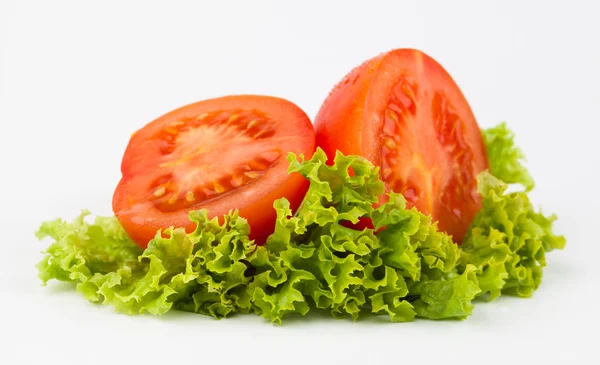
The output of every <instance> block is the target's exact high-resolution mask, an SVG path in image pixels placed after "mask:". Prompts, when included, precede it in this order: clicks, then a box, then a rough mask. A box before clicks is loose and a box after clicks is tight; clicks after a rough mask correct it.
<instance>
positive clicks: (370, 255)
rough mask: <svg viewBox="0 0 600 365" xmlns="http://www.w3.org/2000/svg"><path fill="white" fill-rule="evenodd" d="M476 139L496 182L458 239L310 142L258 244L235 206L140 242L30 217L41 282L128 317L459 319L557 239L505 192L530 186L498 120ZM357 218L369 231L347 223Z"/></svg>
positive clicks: (558, 243)
mask: <svg viewBox="0 0 600 365" xmlns="http://www.w3.org/2000/svg"><path fill="white" fill-rule="evenodd" d="M483 134H484V139H485V141H486V144H487V148H488V155H489V157H490V166H491V170H492V174H495V176H496V177H494V176H493V175H492V174H490V173H488V172H484V173H482V174H481V175H480V176H479V177H478V182H479V192H480V194H481V195H482V197H483V209H482V210H481V212H479V214H478V215H477V217H476V218H475V220H474V222H473V223H472V226H471V228H470V229H469V232H468V234H467V236H466V238H465V241H464V243H463V245H462V246H461V247H459V246H457V245H456V244H455V243H453V242H452V239H451V237H450V236H448V235H447V234H446V233H444V232H440V231H438V228H437V223H436V222H432V219H431V217H430V216H426V215H424V214H422V213H420V212H419V211H417V210H416V209H414V208H413V209H407V208H406V201H405V199H404V197H403V196H402V195H400V194H395V193H391V194H389V195H388V201H387V202H386V203H385V204H382V205H380V206H379V207H376V208H375V207H374V203H376V202H377V201H378V197H379V196H380V195H381V194H382V193H383V192H384V185H383V182H382V181H381V180H380V179H379V169H378V168H376V167H374V166H373V165H372V164H371V163H370V162H369V161H367V160H366V159H364V158H362V157H358V156H344V155H342V154H340V153H338V154H337V155H336V157H335V160H334V163H333V165H328V164H327V163H326V162H327V157H326V155H325V153H324V152H323V151H322V150H320V149H318V150H317V151H316V152H315V154H314V155H313V157H312V158H311V159H308V160H305V159H303V158H302V157H301V158H300V159H299V160H298V159H297V158H296V156H294V155H290V156H288V161H289V164H290V167H289V172H290V173H298V174H300V175H302V176H304V177H305V178H306V179H308V180H309V182H310V187H309V189H308V192H307V194H306V197H305V199H304V201H303V203H302V205H301V206H300V208H299V209H298V210H297V211H296V212H295V213H293V212H292V210H291V209H290V204H289V202H288V201H287V200H286V199H285V198H282V199H279V200H277V201H275V203H274V209H275V211H276V214H277V219H276V222H275V227H274V233H273V234H272V235H271V236H270V237H269V238H268V239H267V242H266V244H265V245H264V246H257V245H255V243H254V242H253V241H251V240H250V239H249V238H248V234H249V232H250V227H249V226H248V224H247V222H246V220H245V219H244V218H242V217H240V216H239V215H238V212H237V211H232V212H230V213H229V214H227V215H225V216H224V217H221V219H220V220H219V219H217V218H212V219H210V218H209V216H208V212H207V211H206V210H199V211H192V212H190V215H189V219H190V220H191V221H192V222H194V223H195V224H196V229H195V230H194V231H193V232H189V233H186V232H185V230H184V229H182V228H168V229H165V230H164V231H159V232H157V234H156V236H155V237H154V239H153V240H151V241H150V242H149V244H148V247H147V248H146V249H145V250H142V249H140V248H138V246H136V245H135V244H134V243H133V242H132V241H131V240H130V239H129V238H128V237H127V234H126V233H125V232H124V231H123V229H122V228H121V226H120V225H119V222H118V221H117V219H116V218H114V217H98V218H96V220H95V222H94V223H87V222H86V221H85V216H86V215H87V214H89V213H88V212H83V213H82V215H81V216H79V217H78V218H76V219H75V220H74V221H73V222H71V223H68V222H64V221H62V220H56V221H52V222H47V223H44V224H42V226H41V228H40V230H39V231H38V237H40V238H44V237H47V236H48V237H50V238H52V239H53V240H54V242H53V243H52V244H51V245H50V246H49V247H48V249H47V250H46V251H45V257H44V259H43V260H42V261H41V262H40V263H39V264H38V266H37V267H38V269H39V277H40V279H41V280H42V281H43V282H44V283H46V282H48V281H49V280H51V279H57V280H61V281H67V282H72V283H74V284H75V285H76V288H77V290H78V291H79V292H81V293H82V294H83V296H84V297H85V298H86V299H88V300H90V301H91V302H94V303H104V304H110V305H112V306H114V307H115V309H116V310H118V311H120V312H124V313H128V314H138V313H151V314H155V315H160V314H163V313H165V312H167V311H169V310H171V309H178V310H185V311H191V312H196V313H201V314H205V315H209V316H212V317H215V318H223V317H227V316H229V315H232V314H235V313H255V314H258V315H261V316H262V317H264V318H266V319H268V320H269V321H272V322H275V323H281V321H282V320H283V319H284V318H285V317H286V316H288V315H305V314H307V313H308V312H309V311H310V310H311V309H313V310H314V309H319V310H324V311H327V312H329V313H330V314H331V315H332V316H333V317H335V318H352V319H353V320H357V319H359V318H360V316H361V315H363V314H366V313H371V314H374V315H379V314H382V315H387V316H388V317H389V318H390V320H391V321H394V322H404V321H412V320H413V319H414V318H415V317H421V318H429V319H446V318H455V319H462V318H465V317H467V316H469V315H470V314H471V313H472V310H473V300H474V299H475V298H476V297H478V296H484V295H485V296H487V297H489V298H491V299H493V298H495V297H497V296H498V295H500V294H501V293H504V294H513V295H519V296H529V295H531V293H532V292H533V291H534V290H535V289H536V288H537V287H538V286H539V285H540V280H541V275H542V267H543V266H544V265H545V253H546V252H548V251H550V250H552V249H556V248H562V247H564V244H565V240H564V238H563V237H560V236H555V235H554V234H553V233H552V222H553V220H554V219H555V218H554V217H553V216H552V217H545V216H544V215H542V214H541V213H536V212H534V210H533V208H532V206H531V203H530V202H529V200H528V197H527V195H526V193H525V192H517V193H511V194H506V192H505V190H506V186H507V185H506V183H520V184H522V185H523V186H525V187H527V188H530V187H532V186H533V181H532V180H531V178H530V176H529V174H528V173H527V171H526V170H525V168H524V167H523V166H522V165H521V160H522V157H523V156H522V154H521V152H520V151H519V150H518V149H517V148H516V147H514V144H513V142H512V138H513V136H512V134H511V133H510V132H509V131H508V130H507V129H506V127H505V126H504V125H500V126H499V127H496V128H494V129H492V130H487V131H484V132H483ZM499 178H500V179H502V180H504V182H503V181H502V180H500V179H499ZM359 219H370V220H371V221H372V222H373V226H374V228H373V229H370V228H365V229H363V230H357V229H354V228H353V225H354V224H356V223H357V222H358V221H359ZM219 222H222V223H219Z"/></svg>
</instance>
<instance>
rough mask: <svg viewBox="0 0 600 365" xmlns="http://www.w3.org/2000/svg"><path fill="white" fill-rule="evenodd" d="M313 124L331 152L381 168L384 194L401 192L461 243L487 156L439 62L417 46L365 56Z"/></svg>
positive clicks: (464, 103)
mask: <svg viewBox="0 0 600 365" xmlns="http://www.w3.org/2000/svg"><path fill="white" fill-rule="evenodd" d="M315 130H316V133H317V145H319V146H321V147H322V148H323V149H324V150H325V152H326V153H327V155H328V156H329V158H333V156H334V155H335V152H336V150H340V151H341V152H343V153H344V154H355V155H362V156H364V157H366V158H367V159H369V160H370V161H371V162H373V163H374V164H375V165H377V166H380V175H381V178H382V180H383V181H384V182H385V185H386V192H389V191H395V192H398V193H402V194H403V195H404V197H405V198H406V200H407V203H408V206H409V207H412V206H414V207H417V209H418V210H419V211H421V212H422V213H425V214H431V215H432V217H433V219H434V220H437V221H438V227H439V228H440V229H441V230H444V231H446V232H448V233H450V234H452V235H453V238H454V240H455V241H456V242H459V243H460V242H461V241H462V239H463V237H464V235H465V233H466V230H467V228H468V226H469V224H470V223H471V221H472V220H473V218H474V217H475V214H476V213H477V211H478V210H479V209H480V207H481V199H480V197H479V195H478V193H477V186H476V175H477V174H478V173H479V172H481V171H483V170H485V169H487V168H488V161H487V156H486V151H485V146H484V144H483V140H482V136H481V131H480V129H479V126H478V125H477V122H476V120H475V117H474V116H473V112H472V111H471V108H470V107H469V104H468V103H467V100H466V99H465V97H464V96H463V94H462V93H461V91H460V89H459V88H458V86H457V85H456V83H455V82H454V80H452V78H451V77H450V75H449V74H448V73H447V72H446V71H445V70H444V69H443V68H442V66H440V65H439V64H438V63H437V62H436V61H434V60H433V59H432V58H430V57H429V56H427V55H425V54H424V53H422V52H420V51H417V50H412V49H397V50H393V51H390V52H387V53H384V54H382V55H379V56H378V57H375V58H373V59H371V60H368V61H366V62H365V63H363V64H362V65H361V66H359V67H357V68H356V69H354V70H352V71H351V72H350V73H349V74H348V75H346V77H344V78H343V79H342V81H341V82H340V83H339V84H338V85H337V86H335V88H334V89H333V91H332V92H331V93H330V94H329V96H328V97H327V99H326V100H325V102H324V103H323V105H322V107H321V109H320V111H319V113H318V114H317V117H316V120H315ZM384 199H385V196H383V197H381V199H380V202H383V201H384Z"/></svg>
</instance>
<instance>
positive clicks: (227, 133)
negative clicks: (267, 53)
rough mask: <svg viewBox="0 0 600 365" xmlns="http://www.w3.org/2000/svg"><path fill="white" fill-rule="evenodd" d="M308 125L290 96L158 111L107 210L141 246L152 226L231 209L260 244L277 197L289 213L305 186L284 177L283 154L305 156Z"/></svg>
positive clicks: (135, 139)
mask: <svg viewBox="0 0 600 365" xmlns="http://www.w3.org/2000/svg"><path fill="white" fill-rule="evenodd" d="M314 149H315V136H314V131H313V127H312V124H311V122H310V120H309V119H308V117H307V116H306V114H305V113H304V112H303V111H302V110H300V109H299V108H298V107H297V106H296V105H294V104H292V103H291V102H289V101H286V100H283V99H279V98H274V97H267V96H253V95H240V96H228V97H223V98H217V99H210V100H205V101H201V102H198V103H195V104H190V105H187V106H184V107H182V108H179V109H177V110H174V111H172V112H170V113H167V114H165V115H163V116H162V117H160V118H158V119H156V120H155V121H153V122H152V123H149V124H148V125H146V126H145V127H143V128H142V129H140V130H139V131H137V132H136V133H135V134H134V135H133V136H132V137H131V140H130V142H129V145H128V146H127V150H126V151H125V155H124V156H123V162H122V165H121V171H122V174H123V177H122V179H121V181H120V182H119V185H118V186H117V188H116V191H115V194H114V197H113V210H114V212H115V215H116V216H117V218H118V219H119V221H120V222H121V224H122V225H123V228H124V229H125V231H126V232H127V233H128V234H129V236H130V237H131V238H132V239H133V240H134V241H135V242H136V243H137V244H138V245H139V246H140V247H142V248H145V247H146V245H147V244H148V241H150V239H152V238H153V237H154V235H155V233H156V231H157V230H158V229H163V228H167V227H170V226H174V227H184V228H186V229H187V231H188V232H190V231H191V230H193V229H194V227H195V225H194V224H193V223H192V222H190V221H189V220H188V213H189V212H190V211H191V210H198V209H202V208H205V209H207V210H208V211H209V212H210V216H211V217H220V216H223V215H224V214H226V213H227V212H229V211H230V210H232V209H237V210H239V212H240V214H241V215H243V216H244V217H246V218H247V219H248V222H249V223H250V226H251V227H252V232H251V238H253V239H256V240H257V242H259V243H264V240H265V239H266V237H267V236H268V235H269V234H270V233H272V232H273V231H272V229H273V223H274V222H275V210H273V208H272V206H273V202H274V201H275V199H279V198H281V197H285V198H287V199H288V200H289V202H290V205H291V207H292V210H293V209H295V208H296V207H298V205H299V204H300V202H301V201H302V198H303V197H304V193H305V192H306V189H307V188H308V181H306V180H305V179H303V178H302V176H300V175H299V174H287V162H286V160H285V156H286V155H287V153H288V152H293V153H297V154H301V153H303V154H306V155H311V154H312V153H313V152H314Z"/></svg>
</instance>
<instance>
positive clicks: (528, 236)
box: [461, 172, 565, 299]
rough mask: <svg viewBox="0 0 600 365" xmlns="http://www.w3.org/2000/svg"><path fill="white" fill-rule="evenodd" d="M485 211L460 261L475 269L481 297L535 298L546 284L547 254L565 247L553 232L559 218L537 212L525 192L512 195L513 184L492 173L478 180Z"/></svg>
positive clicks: (478, 219)
mask: <svg viewBox="0 0 600 365" xmlns="http://www.w3.org/2000/svg"><path fill="white" fill-rule="evenodd" d="M477 180H478V188H479V193H480V194H481V196H482V197H483V208H482V209H481V211H480V212H479V213H478V214H477V216H476V217H475V220H474V221H473V223H472V224H471V227H470V229H469V232H468V234H467V237H466V238H465V240H464V241H463V244H462V246H461V248H462V254H461V263H462V265H464V266H467V265H474V266H475V267H476V268H477V277H478V282H479V287H480V289H481V294H486V293H489V298H490V299H495V298H497V297H498V296H499V295H500V294H501V293H503V294H511V295H517V296H522V297H530V296H531V295H532V294H533V292H534V291H535V290H536V289H537V288H538V287H539V285H540V283H541V280H542V269H543V267H544V266H546V253H547V252H549V251H552V250H554V249H562V248H564V247H565V238H564V237H563V236H558V235H555V234H553V232H552V223H553V222H554V220H555V219H556V216H554V215H553V216H549V217H547V216H544V215H543V214H542V213H541V212H535V210H534V208H533V206H532V204H531V202H530V201H529V198H528V196H527V194H526V193H525V192H514V193H510V194H507V193H506V189H507V188H508V185H507V184H506V183H504V182H502V181H501V180H499V179H498V178H496V177H494V176H492V175H491V174H490V173H489V172H483V173H482V174H480V175H479V176H478V178H477Z"/></svg>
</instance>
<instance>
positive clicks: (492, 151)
mask: <svg viewBox="0 0 600 365" xmlns="http://www.w3.org/2000/svg"><path fill="white" fill-rule="evenodd" d="M482 135H483V142H484V143H485V148H486V151H487V157H488V161H489V163H490V172H491V173H492V175H494V176H495V177H497V178H498V179H500V180H501V181H504V182H505V183H508V184H521V185H523V187H524V188H525V189H526V190H527V191H530V190H531V189H533V188H534V186H535V183H534V181H533V178H532V177H531V175H529V171H527V169H526V168H525V166H523V164H522V162H523V161H524V160H525V156H524V155H523V152H522V151H521V149H520V148H518V147H517V146H515V142H514V138H515V136H514V134H513V132H512V131H511V130H510V129H508V127H507V126H506V123H500V124H498V125H497V126H496V127H493V128H488V129H485V130H483V132H482Z"/></svg>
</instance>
